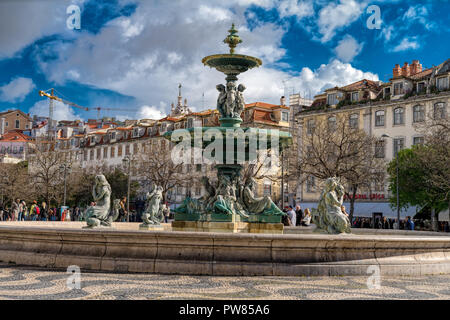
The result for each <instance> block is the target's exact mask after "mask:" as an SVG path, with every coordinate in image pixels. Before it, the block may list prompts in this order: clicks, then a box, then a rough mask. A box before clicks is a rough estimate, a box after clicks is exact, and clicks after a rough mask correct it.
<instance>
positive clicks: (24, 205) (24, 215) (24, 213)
mask: <svg viewBox="0 0 450 320" xmlns="http://www.w3.org/2000/svg"><path fill="white" fill-rule="evenodd" d="M27 216H28V207H27V203H26V202H25V200H22V221H25V220H27Z"/></svg>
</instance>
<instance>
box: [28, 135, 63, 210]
mask: <svg viewBox="0 0 450 320" xmlns="http://www.w3.org/2000/svg"><path fill="white" fill-rule="evenodd" d="M64 164H65V165H70V164H71V161H70V159H69V157H68V156H67V153H65V152H63V151H62V150H59V149H57V148H56V143H55V142H46V141H41V142H37V143H36V145H35V147H34V149H33V153H32V155H31V156H30V161H29V174H30V177H31V180H32V182H33V191H34V194H35V196H36V197H41V198H43V199H45V201H46V202H47V203H48V205H49V206H50V204H51V202H52V201H54V202H55V203H56V204H59V203H61V200H62V197H63V193H64V186H63V184H64V173H63V170H61V166H62V165H64Z"/></svg>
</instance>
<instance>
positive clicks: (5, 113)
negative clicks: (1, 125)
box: [0, 109, 33, 121]
mask: <svg viewBox="0 0 450 320" xmlns="http://www.w3.org/2000/svg"><path fill="white" fill-rule="evenodd" d="M10 113H20V114H21V115H22V116H23V117H25V118H27V119H28V121H33V119H31V117H30V116H29V115H28V114H26V113H25V112H23V111H20V110H19V109H15V110H8V111H3V112H0V117H1V116H4V115H7V114H10Z"/></svg>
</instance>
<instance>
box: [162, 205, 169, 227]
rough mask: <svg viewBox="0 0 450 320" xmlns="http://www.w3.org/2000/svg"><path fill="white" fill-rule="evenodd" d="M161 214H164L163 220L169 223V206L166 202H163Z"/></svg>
mask: <svg viewBox="0 0 450 320" xmlns="http://www.w3.org/2000/svg"><path fill="white" fill-rule="evenodd" d="M163 214H164V222H165V223H169V217H170V208H169V206H168V205H167V203H164V204H163Z"/></svg>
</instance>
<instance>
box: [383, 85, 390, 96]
mask: <svg viewBox="0 0 450 320" xmlns="http://www.w3.org/2000/svg"><path fill="white" fill-rule="evenodd" d="M390 95H391V87H387V88H384V98H386V97H389V96H390Z"/></svg>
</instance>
